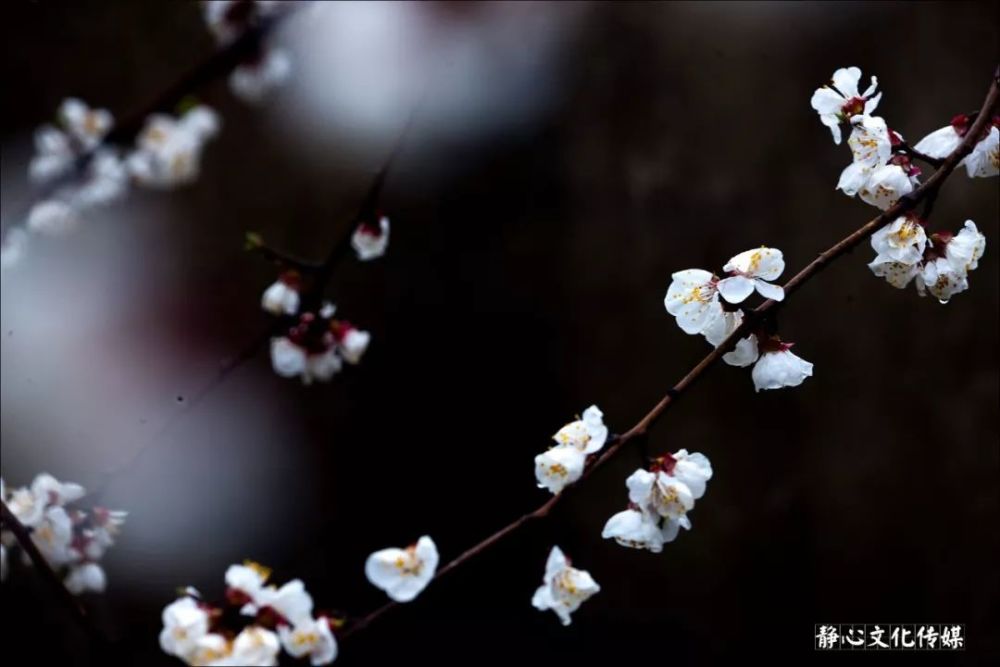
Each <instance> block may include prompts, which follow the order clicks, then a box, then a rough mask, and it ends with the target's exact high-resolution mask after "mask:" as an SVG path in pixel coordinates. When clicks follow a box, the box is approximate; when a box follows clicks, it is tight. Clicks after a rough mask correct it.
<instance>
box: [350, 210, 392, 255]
mask: <svg viewBox="0 0 1000 667" xmlns="http://www.w3.org/2000/svg"><path fill="white" fill-rule="evenodd" d="M351 247H352V248H354V251H355V252H356V253H357V255H358V259H360V260H361V261H362V262H367V261H369V260H373V259H378V258H379V257H381V256H382V255H384V254H385V251H386V249H387V248H388V247H389V218H387V217H386V216H384V215H383V216H381V217H379V220H378V224H377V225H373V224H370V223H367V222H362V223H360V224H358V226H357V228H355V230H354V234H353V235H352V236H351Z"/></svg>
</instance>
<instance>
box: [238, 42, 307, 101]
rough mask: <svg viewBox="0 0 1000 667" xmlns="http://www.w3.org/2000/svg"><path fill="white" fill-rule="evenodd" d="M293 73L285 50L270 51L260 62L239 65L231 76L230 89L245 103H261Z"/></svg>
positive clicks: (290, 60)
mask: <svg viewBox="0 0 1000 667" xmlns="http://www.w3.org/2000/svg"><path fill="white" fill-rule="evenodd" d="M291 72H292V59H291V57H290V56H289V55H288V52H287V51H285V50H283V49H269V50H268V51H267V52H265V53H264V54H263V55H262V56H261V58H260V60H259V61H256V62H249V63H244V64H242V65H239V66H238V67H237V68H236V69H234V70H233V72H232V74H230V75H229V89H230V90H232V91H233V94H234V95H236V96H237V97H239V98H240V99H241V100H243V101H244V102H251V103H256V102H259V101H261V100H262V99H263V98H264V97H265V96H266V95H267V94H268V93H269V92H270V91H271V90H273V89H275V88H277V87H278V86H280V85H281V84H282V83H284V82H285V81H286V80H287V79H288V77H289V76H290V75H291Z"/></svg>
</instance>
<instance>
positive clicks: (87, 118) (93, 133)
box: [59, 97, 114, 150]
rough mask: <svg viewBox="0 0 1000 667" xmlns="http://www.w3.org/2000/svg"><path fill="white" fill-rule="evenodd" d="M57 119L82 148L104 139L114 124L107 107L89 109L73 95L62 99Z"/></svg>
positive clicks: (89, 147) (94, 144)
mask: <svg viewBox="0 0 1000 667" xmlns="http://www.w3.org/2000/svg"><path fill="white" fill-rule="evenodd" d="M59 120H60V121H61V123H62V125H63V126H64V127H65V129H66V131H67V132H68V133H69V135H70V136H71V137H72V138H73V139H75V140H76V141H78V142H79V143H80V144H81V145H82V146H83V148H84V149H86V150H90V149H92V148H94V147H95V146H97V145H98V144H99V143H101V141H103V140H104V137H105V135H107V133H108V132H110V131H111V128H112V126H113V125H114V117H113V116H112V115H111V112H110V111H108V110H107V109H91V108H90V107H89V106H87V104H86V103H85V102H83V100H79V99H76V98H75V97H71V98H68V99H66V100H63V103H62V106H60V107H59Z"/></svg>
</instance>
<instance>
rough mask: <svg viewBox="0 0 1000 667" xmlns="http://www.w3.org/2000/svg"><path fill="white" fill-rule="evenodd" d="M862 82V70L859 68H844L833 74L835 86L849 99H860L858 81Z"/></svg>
mask: <svg viewBox="0 0 1000 667" xmlns="http://www.w3.org/2000/svg"><path fill="white" fill-rule="evenodd" d="M860 80H861V70H860V69H858V68H857V67H842V68H840V69H838V70H837V71H836V72H834V73H833V85H834V87H836V89H837V90H839V91H840V93H841V94H842V95H843V96H844V97H847V98H851V97H860V93H858V81H860Z"/></svg>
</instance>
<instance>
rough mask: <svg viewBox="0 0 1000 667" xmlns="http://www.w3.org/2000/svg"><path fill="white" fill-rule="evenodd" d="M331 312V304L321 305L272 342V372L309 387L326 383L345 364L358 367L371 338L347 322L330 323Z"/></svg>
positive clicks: (333, 308) (332, 321) (297, 320)
mask: <svg viewBox="0 0 1000 667" xmlns="http://www.w3.org/2000/svg"><path fill="white" fill-rule="evenodd" d="M274 287H275V286H274V285H272V286H271V288H269V289H273V288H274ZM335 312H336V307H335V306H334V305H333V304H326V305H324V306H323V307H322V308H320V309H319V311H318V312H304V313H302V314H301V315H299V316H298V318H297V319H296V324H295V325H294V326H292V327H290V328H289V329H288V333H287V334H286V335H284V336H277V337H275V338H272V339H271V365H272V367H273V368H274V372H275V373H277V374H278V375H280V376H282V377H288V378H291V377H299V376H301V378H302V382H303V384H311V383H312V382H313V381H314V380H319V381H320V382H328V381H329V380H330V379H331V378H333V376H334V375H336V374H337V373H339V372H340V370H341V369H342V368H343V365H344V362H345V361H346V362H347V363H349V364H352V365H354V364H358V363H360V362H361V357H362V356H363V355H364V353H365V351H367V349H368V345H369V343H370V342H371V334H369V333H368V332H367V331H362V330H360V329H358V328H357V327H355V326H354V325H353V324H351V323H350V322H348V321H347V320H338V319H334V318H333V315H334V313H335Z"/></svg>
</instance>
